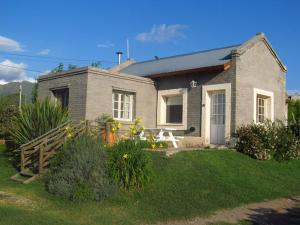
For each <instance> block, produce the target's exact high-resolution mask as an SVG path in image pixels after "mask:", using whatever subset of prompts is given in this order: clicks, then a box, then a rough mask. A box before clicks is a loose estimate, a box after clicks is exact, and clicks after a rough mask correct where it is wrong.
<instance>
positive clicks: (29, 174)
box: [20, 170, 36, 177]
mask: <svg viewBox="0 0 300 225" xmlns="http://www.w3.org/2000/svg"><path fill="white" fill-rule="evenodd" d="M20 175H22V176H24V177H33V176H35V175H36V174H34V173H33V172H31V171H29V170H24V171H21V172H20Z"/></svg>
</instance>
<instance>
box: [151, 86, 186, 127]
mask: <svg viewBox="0 0 300 225" xmlns="http://www.w3.org/2000/svg"><path fill="white" fill-rule="evenodd" d="M178 95H182V123H166V101H165V100H166V97H170V96H178ZM157 127H158V128H174V129H177V130H186V129H187V88H178V89H169V90H160V91H158V105H157Z"/></svg>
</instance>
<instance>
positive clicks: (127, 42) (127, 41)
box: [126, 38, 130, 60]
mask: <svg viewBox="0 0 300 225" xmlns="http://www.w3.org/2000/svg"><path fill="white" fill-rule="evenodd" d="M126 44H127V60H129V59H130V55H129V40H128V38H127V40H126Z"/></svg>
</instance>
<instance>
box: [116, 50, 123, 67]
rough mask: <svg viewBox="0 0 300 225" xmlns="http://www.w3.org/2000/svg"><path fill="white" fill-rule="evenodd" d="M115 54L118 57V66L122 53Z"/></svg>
mask: <svg viewBox="0 0 300 225" xmlns="http://www.w3.org/2000/svg"><path fill="white" fill-rule="evenodd" d="M116 54H117V55H118V64H119V65H120V64H121V57H122V54H123V52H116Z"/></svg>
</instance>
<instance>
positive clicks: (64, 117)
mask: <svg viewBox="0 0 300 225" xmlns="http://www.w3.org/2000/svg"><path fill="white" fill-rule="evenodd" d="M68 120H69V115H68V111H67V110H65V109H62V107H61V105H60V104H58V103H56V102H54V101H51V100H50V99H49V98H46V99H44V100H37V101H36V102H35V103H32V104H26V105H23V106H22V108H21V111H20V113H19V115H18V116H16V117H14V118H13V121H12V129H11V131H10V133H11V136H12V138H13V140H14V142H15V143H16V144H18V145H22V144H25V143H27V142H29V141H31V140H33V139H34V138H37V137H39V136H41V135H43V134H45V133H46V132H48V131H50V130H51V129H54V128H56V127H57V126H59V125H61V124H63V123H65V122H66V121H68Z"/></svg>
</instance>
